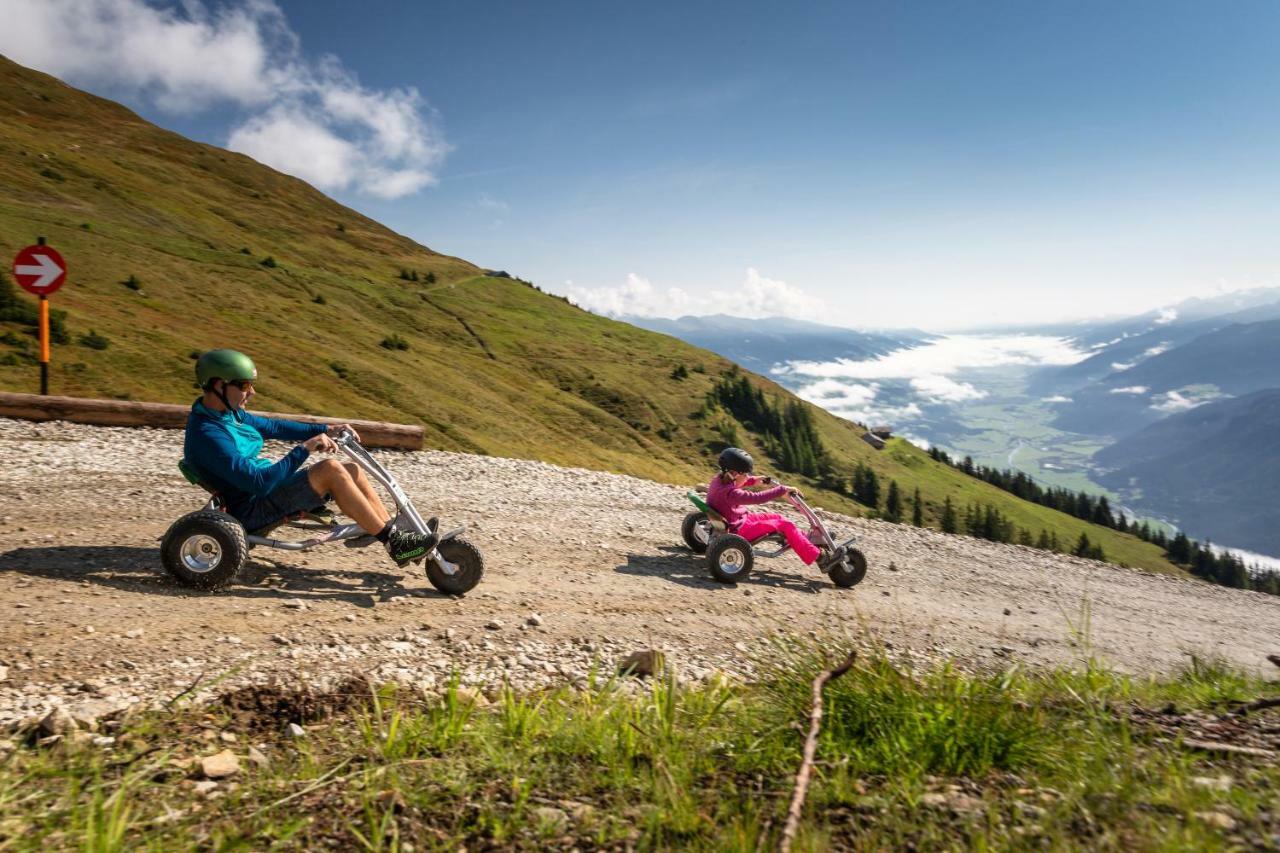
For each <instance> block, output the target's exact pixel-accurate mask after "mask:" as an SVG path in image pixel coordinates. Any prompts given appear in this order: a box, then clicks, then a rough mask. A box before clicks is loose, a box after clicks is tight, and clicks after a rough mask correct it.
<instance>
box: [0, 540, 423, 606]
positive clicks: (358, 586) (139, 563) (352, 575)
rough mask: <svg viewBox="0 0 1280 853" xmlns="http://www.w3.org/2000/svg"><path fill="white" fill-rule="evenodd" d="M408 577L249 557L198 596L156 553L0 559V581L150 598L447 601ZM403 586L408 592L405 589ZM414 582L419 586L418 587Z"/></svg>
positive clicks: (17, 554)
mask: <svg viewBox="0 0 1280 853" xmlns="http://www.w3.org/2000/svg"><path fill="white" fill-rule="evenodd" d="M409 571H410V574H408V575H406V576H405V577H401V576H400V575H398V574H392V573H389V572H382V571H367V572H353V571H347V570H343V569H326V568H310V567H299V566H290V565H287V564H281V563H275V562H267V561H264V560H258V559H255V558H253V557H250V558H249V561H248V562H247V563H245V565H244V568H242V569H241V570H240V575H239V576H238V577H237V578H236V582H235V583H234V584H232V585H231V586H229V587H225V588H223V589H219V590H214V591H212V592H200V591H198V590H193V589H188V588H186V587H184V586H179V585H178V584H177V583H176V582H175V581H174V580H173V579H172V578H170V577H169V576H168V575H167V574H165V572H164V569H162V568H161V567H160V554H159V552H158V551H157V549H155V548H134V547H128V546H120V545H104V546H99V547H79V546H74V547H59V548H15V549H14V550H12V551H7V552H5V553H3V554H0V575H2V574H3V573H6V572H8V573H13V574H21V575H29V576H31V577H37V578H50V579H56V580H66V581H83V582H87V583H92V584H99V585H101V586H106V587H110V588H112V589H119V590H126V591H128V592H145V593H150V594H152V595H170V596H190V595H216V596H219V597H223V598H246V599H258V600H262V601H268V602H270V601H289V600H293V599H299V600H302V601H345V602H347V603H349V604H354V605H356V606H357V607H373V606H374V605H375V604H376V603H377V602H379V601H387V600H389V599H391V598H396V597H399V596H405V595H412V596H415V597H418V598H445V597H447V596H444V595H443V594H442V593H439V592H437V591H436V590H435V589H433V588H431V586H430V585H429V584H428V582H427V579H426V575H425V573H424V572H423V571H422V570H421V569H420V568H417V567H413V568H412V569H410V570H409ZM268 581H270V582H271V583H268ZM405 581H408V582H409V583H410V584H412V587H406V586H405V585H404V582H405ZM415 581H420V582H421V585H420V586H419V585H418V584H417V583H415ZM277 584H278V585H277ZM371 587H372V588H371Z"/></svg>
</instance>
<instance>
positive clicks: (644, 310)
mask: <svg viewBox="0 0 1280 853" xmlns="http://www.w3.org/2000/svg"><path fill="white" fill-rule="evenodd" d="M567 285H568V288H567V291H566V293H565V296H567V297H568V298H569V301H571V302H573V303H574V304H575V305H578V306H581V307H582V308H585V309H587V310H588V311H594V312H595V313H597V314H603V315H605V316H606V317H620V316H623V315H632V316H638V317H663V316H665V317H679V316H680V315H681V314H684V313H688V308H689V306H690V304H691V301H690V299H689V295H688V294H687V293H685V292H684V291H683V290H681V289H680V288H678V287H668V288H666V289H665V290H663V289H659V288H657V287H654V286H653V283H652V282H651V281H649V279H647V278H645V277H644V276H640V275H636V274H635V273H628V274H627V280H626V281H625V282H623V283H622V284H620V285H618V286H617V287H594V288H593V287H574V286H573V283H572V282H567Z"/></svg>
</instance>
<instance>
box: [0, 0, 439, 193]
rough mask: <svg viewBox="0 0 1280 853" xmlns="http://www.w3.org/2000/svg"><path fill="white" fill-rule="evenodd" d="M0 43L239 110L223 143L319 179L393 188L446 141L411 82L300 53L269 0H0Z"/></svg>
mask: <svg viewBox="0 0 1280 853" xmlns="http://www.w3.org/2000/svg"><path fill="white" fill-rule="evenodd" d="M0 20H4V22H5V25H4V27H3V28H0V53H4V54H5V55H7V56H9V57H10V58H12V59H14V60H15V61H17V62H21V63H23V64H24V65H29V66H32V67H34V68H38V69H40V70H41V71H45V72H48V73H50V74H55V75H57V76H60V77H64V78H66V79H67V80H69V81H70V82H72V83H77V84H81V85H88V86H90V87H93V88H95V89H97V88H105V89H108V90H110V89H118V90H124V91H126V92H129V93H132V94H134V95H136V96H138V97H141V98H144V99H146V100H149V101H151V102H152V103H154V104H155V105H156V106H157V107H159V108H160V109H162V110H165V111H166V112H172V113H190V112H197V111H200V110H203V109H206V108H209V107H211V106H215V105H219V104H230V105H232V106H234V107H237V108H240V109H242V110H244V111H246V112H247V113H248V114H247V115H246V116H244V117H242V118H241V119H240V120H239V123H238V124H237V125H236V126H235V127H234V128H233V129H232V130H231V132H230V134H229V136H228V147H230V148H232V149H234V150H236V151H240V152H242V153H244V154H248V155H249V156H250V157H253V158H255V159H257V160H260V161H262V162H263V163H266V164H267V165H269V166H272V167H274V168H276V169H279V170H280V171H282V172H286V173H288V174H291V175H296V176H298V177H300V178H302V179H303V180H306V181H309V182H311V183H313V184H315V185H316V186H318V187H320V188H321V189H324V190H329V191H332V190H344V189H355V190H357V191H360V192H363V193H367V194H370V195H374V196H378V197H381V198H398V197H401V196H404V195H409V194H411V193H414V192H417V191H418V190H420V189H422V188H423V187H426V186H430V185H432V184H434V183H435V181H436V176H435V172H436V169H437V168H438V167H439V165H440V163H441V162H442V161H443V158H444V156H445V154H446V153H447V152H448V145H447V144H446V143H445V142H444V141H443V139H442V138H441V136H440V134H439V132H438V131H437V130H436V128H435V127H434V124H433V121H432V120H431V117H430V115H429V112H428V111H427V110H426V108H425V107H424V105H423V103H422V99H421V97H420V96H419V94H418V92H417V91H416V90H414V89H412V88H408V89H390V90H377V89H369V88H366V87H365V86H362V85H361V84H360V83H359V81H358V80H357V79H356V77H355V76H354V75H353V74H352V73H351V72H349V71H348V70H346V69H345V68H344V67H343V66H342V64H341V62H340V61H339V60H337V59H336V58H334V57H325V58H323V59H321V60H319V61H312V60H307V59H306V58H304V57H303V55H302V53H301V49H300V43H299V39H298V37H297V35H296V34H295V33H294V32H293V31H292V30H291V29H290V27H289V25H288V21H287V20H286V19H285V15H284V12H283V11H282V10H281V9H280V7H279V6H277V5H276V3H275V2H274V1H273V0H230V2H226V3H219V4H217V5H215V6H213V7H212V8H211V7H210V6H209V5H206V3H204V2H201V0H182V2H181V3H180V4H178V5H177V7H169V8H162V7H158V6H156V5H153V4H150V3H147V2H145V0H0Z"/></svg>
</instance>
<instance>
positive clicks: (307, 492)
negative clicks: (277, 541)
mask: <svg viewBox="0 0 1280 853" xmlns="http://www.w3.org/2000/svg"><path fill="white" fill-rule="evenodd" d="M328 500H329V496H328V495H318V494H316V490H315V489H313V488H312V487H311V482H310V480H308V479H307V471H306V469H305V468H304V469H303V470H301V471H295V472H293V473H292V474H290V475H289V479H287V480H285V481H284V482H283V483H281V484H280V485H278V486H276V487H275V488H274V489H273V490H272V491H270V492H268V493H267V494H265V495H263V496H262V497H258V498H254V499H253V500H252V501H250V502H249V505H248V507H247V508H246V509H245V510H244V511H243V512H242V513H240V514H238V515H237V518H239V520H240V523H241V524H243V525H244V529H245V530H247V531H249V532H250V533H252V532H253V531H255V530H261V529H262V528H264V527H266V526H267V525H269V524H274V523H275V522H277V521H280V520H281V519H283V518H288V517H289V516H291V515H297V514H298V513H300V512H306V511H307V510H310V509H315V508H316V507H318V506H324V505H325V503H326V502H327V501H328Z"/></svg>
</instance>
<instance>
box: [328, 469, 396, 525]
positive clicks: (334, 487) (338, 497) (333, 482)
mask: <svg viewBox="0 0 1280 853" xmlns="http://www.w3.org/2000/svg"><path fill="white" fill-rule="evenodd" d="M361 473H363V472H361ZM361 479H362V480H364V488H362V487H361V485H360V484H359V483H357V481H356V480H355V479H353V478H352V476H351V474H350V472H348V471H347V469H346V467H345V466H344V465H343V464H342V463H341V462H339V461H338V460H336V459H325V460H324V461H322V462H317V463H316V464H315V465H312V466H311V467H310V468H308V469H307V481H308V482H309V483H310V484H311V488H313V489H315V490H316V494H320V495H323V494H324V493H325V492H328V493H329V494H330V495H332V496H333V499H334V501H335V502H337V504H338V509H340V510H342V511H343V512H344V513H346V514H347V515H349V516H350V517H351V520H352V521H354V522H355V523H356V524H358V525H360V526H361V527H362V528H364V531H365V532H366V533H370V534H377V533H381V532H382V528H384V527H386V526H387V522H388V521H390V520H391V514H390V513H388V512H387V508H386V507H384V506H383V505H382V501H381V500H379V499H378V496H377V495H376V494H374V493H373V486H372V485H371V484H370V483H369V482H368V480H367V479H365V478H364V477H361Z"/></svg>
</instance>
